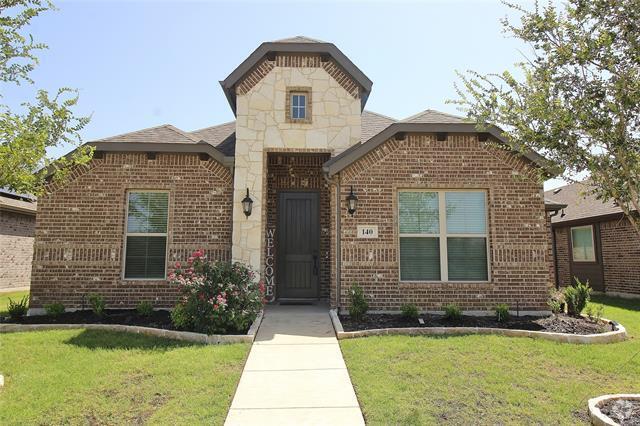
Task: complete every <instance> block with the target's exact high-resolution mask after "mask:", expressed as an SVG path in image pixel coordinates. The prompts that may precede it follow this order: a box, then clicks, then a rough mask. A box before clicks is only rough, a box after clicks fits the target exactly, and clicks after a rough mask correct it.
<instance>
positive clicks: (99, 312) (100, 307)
mask: <svg viewBox="0 0 640 426" xmlns="http://www.w3.org/2000/svg"><path fill="white" fill-rule="evenodd" d="M89 303H90V304H91V310H92V311H93V313H94V314H95V315H96V316H99V317H101V316H103V315H104V309H105V306H106V303H105V301H104V297H102V296H100V295H99V294H90V295H89Z"/></svg>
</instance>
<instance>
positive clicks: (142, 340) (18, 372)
mask: <svg viewBox="0 0 640 426" xmlns="http://www.w3.org/2000/svg"><path fill="white" fill-rule="evenodd" d="M248 350H249V345H248V344H235V345H220V346H205V345H196V344H188V343H182V342H177V341H171V340H165V339H159V338H153V337H148V336H141V335H135V334H128V333H116V332H102V331H90V330H64V331H46V332H25V333H8V334H0V374H4V376H5V386H4V388H0V424H2V425H24V424H100V425H103V424H113V425H115V424H143V423H144V424H222V423H223V422H224V419H225V416H226V414H227V410H228V408H229V405H230V404H231V399H232V397H233V393H234V392H235V388H236V385H237V383H238V380H239V379H240V374H241V372H242V368H243V365H244V361H245V358H246V356H247V353H248Z"/></svg>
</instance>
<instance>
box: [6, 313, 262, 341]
mask: <svg viewBox="0 0 640 426" xmlns="http://www.w3.org/2000/svg"><path fill="white" fill-rule="evenodd" d="M261 322H262V311H260V312H259V313H258V316H257V317H256V319H255V321H253V324H251V327H249V331H248V332H247V334H229V335H225V334H209V335H207V334H202V333H192V332H190V331H175V330H164V329H161V328H152V327H138V326H135V325H120V324H0V333H13V332H22V331H41V330H71V329H78V328H84V329H87V330H108V331H121V332H127V333H136V334H146V335H148V336H155V337H164V338H166V339H174V340H182V341H186V342H196V343H204V344H207V345H218V344H224V343H252V342H253V340H254V339H255V337H256V333H257V332H258V328H259V327H260V323H261Z"/></svg>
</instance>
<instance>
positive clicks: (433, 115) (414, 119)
mask: <svg viewBox="0 0 640 426" xmlns="http://www.w3.org/2000/svg"><path fill="white" fill-rule="evenodd" d="M402 122H403V123H468V122H469V120H467V119H465V118H464V117H459V116H457V115H453V114H447V113H445V112H440V111H436V110H433V109H425V110H424V111H422V112H419V113H417V114H414V115H412V116H411V117H407V118H405V119H404V120H402Z"/></svg>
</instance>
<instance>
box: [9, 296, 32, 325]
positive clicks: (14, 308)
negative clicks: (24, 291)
mask: <svg viewBox="0 0 640 426" xmlns="http://www.w3.org/2000/svg"><path fill="white" fill-rule="evenodd" d="M28 310H29V295H26V296H24V297H23V298H22V299H20V300H19V301H17V302H14V301H13V300H11V298H9V306H8V307H7V312H8V313H9V317H10V318H11V319H14V320H19V319H21V318H22V317H24V316H25V315H27V311H28Z"/></svg>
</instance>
